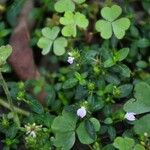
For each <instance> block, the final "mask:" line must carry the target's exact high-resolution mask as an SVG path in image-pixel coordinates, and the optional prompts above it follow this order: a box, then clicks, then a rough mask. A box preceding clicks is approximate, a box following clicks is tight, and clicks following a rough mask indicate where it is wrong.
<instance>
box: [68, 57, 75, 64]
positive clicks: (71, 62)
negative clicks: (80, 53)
mask: <svg viewBox="0 0 150 150" xmlns="http://www.w3.org/2000/svg"><path fill="white" fill-rule="evenodd" d="M67 62H68V63H69V64H73V62H74V57H72V56H69V57H68V59H67Z"/></svg>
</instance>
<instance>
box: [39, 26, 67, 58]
mask: <svg viewBox="0 0 150 150" xmlns="http://www.w3.org/2000/svg"><path fill="white" fill-rule="evenodd" d="M59 32H60V28H59V27H57V26H55V27H53V28H52V29H51V28H49V27H45V28H44V29H42V37H41V38H40V39H39V41H38V43H37V45H38V46H39V47H40V48H42V49H43V50H42V54H43V55H46V54H48V53H49V52H50V50H51V47H52V45H53V51H54V53H55V54H56V55H58V56H60V55H63V54H64V53H65V47H66V46H67V44H68V42H67V40H66V39H65V38H64V37H58V38H57V36H58V34H59Z"/></svg>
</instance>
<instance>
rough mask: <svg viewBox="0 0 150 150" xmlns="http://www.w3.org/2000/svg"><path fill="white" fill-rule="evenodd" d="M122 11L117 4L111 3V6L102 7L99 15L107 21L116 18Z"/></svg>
mask: <svg viewBox="0 0 150 150" xmlns="http://www.w3.org/2000/svg"><path fill="white" fill-rule="evenodd" d="M121 13H122V9H121V7H120V6H118V5H113V6H112V7H104V8H103V9H102V10H101V15H102V17H103V18H104V19H106V20H107V21H110V22H112V21H114V20H115V19H117V18H118V17H119V16H120V15H121Z"/></svg>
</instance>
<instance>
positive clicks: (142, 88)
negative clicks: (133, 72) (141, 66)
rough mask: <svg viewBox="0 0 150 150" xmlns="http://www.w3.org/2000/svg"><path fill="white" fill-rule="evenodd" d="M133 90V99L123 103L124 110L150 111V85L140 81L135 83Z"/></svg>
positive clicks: (135, 111)
mask: <svg viewBox="0 0 150 150" xmlns="http://www.w3.org/2000/svg"><path fill="white" fill-rule="evenodd" d="M134 90H135V93H134V97H135V99H130V100H129V101H127V102H126V103H125V105H124V110H125V111H126V112H134V113H136V114H142V113H146V112H150V100H149V98H150V85H148V84H147V83H145V82H140V83H137V84H136V85H135V89H134Z"/></svg>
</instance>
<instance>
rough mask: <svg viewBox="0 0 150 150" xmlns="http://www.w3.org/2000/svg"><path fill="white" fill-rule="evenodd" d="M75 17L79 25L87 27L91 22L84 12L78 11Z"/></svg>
mask: <svg viewBox="0 0 150 150" xmlns="http://www.w3.org/2000/svg"><path fill="white" fill-rule="evenodd" d="M74 18H75V21H76V25H77V26H78V27H80V28H83V29H86V27H87V26H88V24H89V21H88V20H87V19H86V17H85V16H84V15H83V14H81V13H79V12H76V13H75V16H74Z"/></svg>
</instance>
